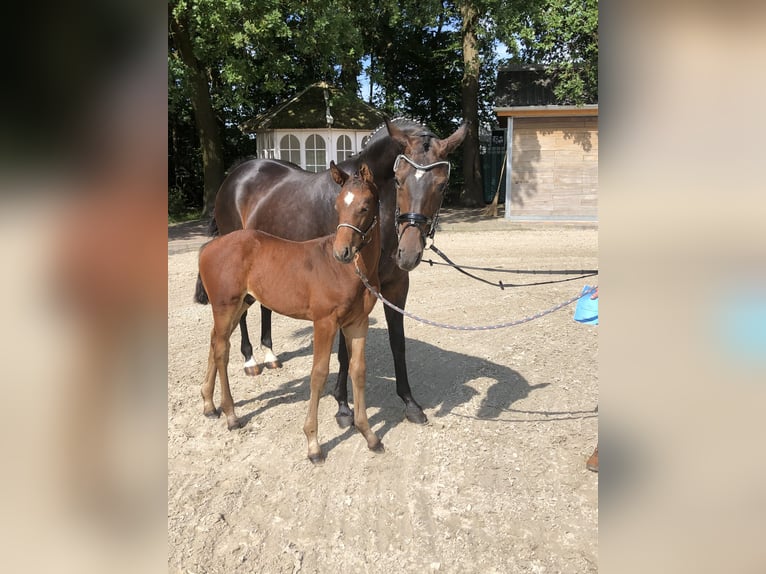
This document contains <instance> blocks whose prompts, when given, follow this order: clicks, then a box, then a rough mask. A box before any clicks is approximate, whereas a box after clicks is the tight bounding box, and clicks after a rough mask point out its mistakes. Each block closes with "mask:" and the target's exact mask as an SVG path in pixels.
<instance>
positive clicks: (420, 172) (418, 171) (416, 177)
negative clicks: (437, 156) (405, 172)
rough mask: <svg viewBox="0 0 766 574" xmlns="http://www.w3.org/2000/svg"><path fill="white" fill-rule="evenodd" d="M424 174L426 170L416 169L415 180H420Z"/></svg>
mask: <svg viewBox="0 0 766 574" xmlns="http://www.w3.org/2000/svg"><path fill="white" fill-rule="evenodd" d="M425 174H426V170H424V169H416V170H415V179H420V178H421V177H423V176H424V175H425Z"/></svg>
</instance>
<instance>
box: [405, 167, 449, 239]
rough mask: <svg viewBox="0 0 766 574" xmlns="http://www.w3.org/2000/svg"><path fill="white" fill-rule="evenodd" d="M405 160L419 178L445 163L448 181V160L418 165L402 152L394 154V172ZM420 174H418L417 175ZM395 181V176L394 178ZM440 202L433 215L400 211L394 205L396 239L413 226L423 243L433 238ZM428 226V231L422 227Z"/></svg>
mask: <svg viewBox="0 0 766 574" xmlns="http://www.w3.org/2000/svg"><path fill="white" fill-rule="evenodd" d="M402 160H404V161H406V162H407V163H408V164H410V165H411V166H412V167H414V168H415V170H416V171H415V174H416V175H415V177H416V178H420V177H422V174H425V172H427V171H428V170H430V169H433V168H435V167H437V166H440V165H446V166H447V181H449V176H450V171H451V166H450V163H449V162H448V161H444V160H442V161H436V162H434V163H429V164H428V165H420V164H418V163H415V162H414V161H412V160H411V159H410V158H408V157H407V156H406V155H404V154H399V155H398V156H396V161H394V173H396V169H397V167H398V166H399V162H400V161H402ZM418 174H420V175H418ZM394 180H395V181H397V180H396V178H394ZM396 185H397V187H398V186H399V183H398V181H397V184H396ZM442 201H444V197H443V196H442ZM441 207H442V206H441V202H440V203H439V208H438V209H437V210H436V213H435V214H434V216H433V217H427V216H425V215H423V214H422V213H401V212H400V210H399V204H398V203H397V205H396V212H395V213H394V230H395V232H396V238H397V241H398V240H400V239H401V238H402V235H404V232H405V231H407V229H408V228H410V227H414V228H416V229H417V230H418V231H419V232H420V237H421V239H422V240H423V244H424V245H425V242H426V239H432V240H433V238H434V235H436V224H437V223H438V222H439V211H440V210H441ZM403 224H406V225H405V227H404V229H402V230H401V231H399V227H400V226H401V225H403ZM421 226H422V227H421ZM424 227H428V232H427V233H426V232H424V231H423V228H424Z"/></svg>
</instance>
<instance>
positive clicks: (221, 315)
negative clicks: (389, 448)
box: [197, 162, 383, 462]
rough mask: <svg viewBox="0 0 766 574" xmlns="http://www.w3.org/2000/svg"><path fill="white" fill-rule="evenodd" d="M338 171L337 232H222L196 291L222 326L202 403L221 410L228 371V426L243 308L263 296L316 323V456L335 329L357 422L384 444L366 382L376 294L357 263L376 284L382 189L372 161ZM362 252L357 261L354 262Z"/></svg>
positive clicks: (214, 339)
mask: <svg viewBox="0 0 766 574" xmlns="http://www.w3.org/2000/svg"><path fill="white" fill-rule="evenodd" d="M330 172H331V174H332V177H333V180H334V181H335V182H337V183H338V185H340V186H341V189H340V194H339V195H338V197H337V200H336V201H335V209H336V211H337V213H338V220H339V221H340V223H339V224H338V226H337V230H336V233H335V234H334V235H328V236H325V237H321V238H318V239H312V240H308V241H304V242H294V241H289V240H286V239H282V238H279V237H275V236H273V235H269V234H267V233H264V232H262V231H255V230H252V229H246V230H239V231H235V232H232V233H229V234H227V235H224V236H222V237H218V238H217V239H214V240H213V241H211V242H210V243H208V244H207V245H206V246H204V247H203V248H202V250H201V251H200V257H199V271H200V278H201V281H202V285H203V287H204V290H205V293H204V295H205V296H203V293H201V292H198V293H197V301H198V302H200V303H205V302H206V301H209V302H210V304H211V306H212V308H213V329H212V331H211V334H210V353H209V357H208V368H207V375H206V377H205V382H204V383H203V385H202V391H201V394H202V401H203V413H204V414H205V415H206V416H209V417H213V416H218V414H219V413H218V411H217V409H216V408H215V405H214V403H213V391H214V389H215V380H216V375H218V378H219V379H220V381H221V409H222V410H223V412H224V414H225V415H226V422H227V425H228V428H229V430H232V429H236V428H239V427H240V422H239V419H238V418H237V417H236V415H235V413H234V400H233V398H232V396H231V390H230V388H229V378H228V374H227V366H228V362H229V349H230V346H231V343H230V338H231V333H232V331H233V330H234V328H235V327H236V325H237V323H238V322H239V319H240V316H241V315H242V314H243V313H244V312H245V311H246V309H247V308H248V307H249V306H250V305H252V304H253V303H254V302H255V301H259V302H260V303H261V304H262V305H267V306H268V307H269V308H270V309H272V310H274V311H276V312H277V313H281V314H283V315H287V316H289V317H293V318H295V319H306V320H309V321H313V323H314V362H313V366H312V369H311V396H310V399H309V410H308V414H307V416H306V422H305V424H304V426H303V430H304V432H305V433H306V439H307V440H308V457H309V459H310V460H311V461H312V462H319V461H321V460H322V459H323V458H324V455H323V453H322V449H321V447H320V446H319V440H318V437H317V409H318V406H319V396H320V393H321V392H322V389H323V388H324V385H325V383H326V382H327V376H328V374H329V369H330V354H331V352H332V344H333V341H334V339H335V334H336V333H337V331H338V329H339V328H340V329H341V330H342V332H343V334H344V339H345V342H346V345H347V353H348V355H349V357H350V364H349V374H350V375H351V381H352V384H353V386H354V401H355V406H356V409H355V413H354V425H355V426H356V428H357V429H358V430H359V431H360V432H361V433H362V434H363V435H364V437H365V439H367V446H368V447H369V448H370V449H371V450H374V451H382V450H383V444H382V443H381V441H380V439H378V437H377V436H376V435H375V433H374V432H373V431H372V429H371V428H370V424H369V422H368V420H367V409H366V405H365V395H364V387H365V380H366V378H365V377H366V365H365V356H364V347H365V341H366V337H367V329H368V324H369V315H370V312H371V311H372V309H373V307H374V306H375V302H376V301H377V299H376V298H375V296H374V295H373V294H371V293H370V292H369V291H368V290H367V289H366V288H365V286H364V285H363V284H362V282H361V280H360V279H359V276H358V275H357V274H356V269H355V267H357V266H358V269H359V270H360V271H361V272H362V273H364V274H365V275H366V276H367V277H369V278H371V280H372V281H373V282H374V284H376V285H377V286H379V285H380V282H379V280H378V263H379V260H380V235H381V234H380V226H379V225H378V193H377V189H376V187H375V184H374V182H373V179H372V175H371V174H370V171H369V169H368V168H367V166H366V165H365V164H362V165H361V167H360V169H359V173H358V174H355V175H349V174H347V173H345V172H344V171H343V170H341V169H339V168H338V167H336V165H335V163H333V162H331V163H330ZM352 261H354V264H353V265H350V263H351V262H352Z"/></svg>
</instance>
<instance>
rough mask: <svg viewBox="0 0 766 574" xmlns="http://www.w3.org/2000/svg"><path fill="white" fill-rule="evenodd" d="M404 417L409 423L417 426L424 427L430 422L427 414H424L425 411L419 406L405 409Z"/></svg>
mask: <svg viewBox="0 0 766 574" xmlns="http://www.w3.org/2000/svg"><path fill="white" fill-rule="evenodd" d="M404 416H405V417H406V418H407V420H408V421H410V422H411V423H415V424H417V425H424V424H426V423H427V422H428V417H427V416H426V413H424V412H423V409H421V408H420V407H417V406H408V407H405V408H404Z"/></svg>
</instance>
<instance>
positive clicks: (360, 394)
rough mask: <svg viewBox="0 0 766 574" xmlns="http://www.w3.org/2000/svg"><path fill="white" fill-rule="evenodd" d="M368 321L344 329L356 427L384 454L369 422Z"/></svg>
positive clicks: (375, 449)
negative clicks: (367, 398)
mask: <svg viewBox="0 0 766 574" xmlns="http://www.w3.org/2000/svg"><path fill="white" fill-rule="evenodd" d="M368 326H369V324H368V319H367V318H366V317H365V319H364V321H363V322H362V323H361V324H360V325H351V326H349V327H344V329H343V331H344V333H345V335H346V341H347V344H348V352H349V354H350V355H351V362H350V363H349V374H350V375H351V384H352V385H353V386H354V407H355V408H354V426H355V427H356V429H357V430H358V431H359V432H360V433H362V435H363V436H364V438H365V439H367V447H368V448H369V449H370V450H373V451H375V452H383V450H384V449H383V443H382V442H380V439H379V438H378V436H377V435H376V434H375V433H374V432H372V429H371V428H370V422H369V421H368V420H367V403H366V400H365V396H364V389H365V385H366V382H367V362H366V359H365V355H364V346H365V342H366V340H367V329H368Z"/></svg>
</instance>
